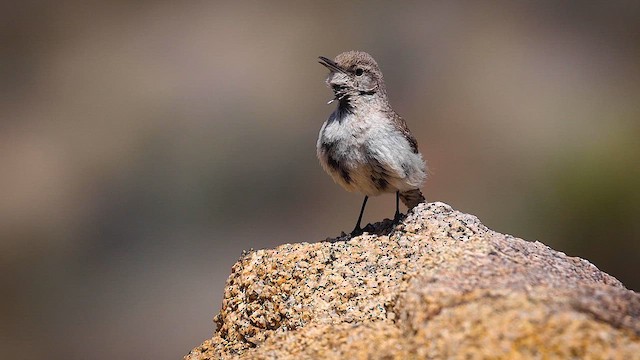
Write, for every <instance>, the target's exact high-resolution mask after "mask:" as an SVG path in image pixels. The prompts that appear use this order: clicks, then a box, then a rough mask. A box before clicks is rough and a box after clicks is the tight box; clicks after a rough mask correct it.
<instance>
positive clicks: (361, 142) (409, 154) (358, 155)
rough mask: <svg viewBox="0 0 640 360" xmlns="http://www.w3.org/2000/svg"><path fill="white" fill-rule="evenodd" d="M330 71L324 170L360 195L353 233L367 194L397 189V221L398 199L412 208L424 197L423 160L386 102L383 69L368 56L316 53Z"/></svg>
mask: <svg viewBox="0 0 640 360" xmlns="http://www.w3.org/2000/svg"><path fill="white" fill-rule="evenodd" d="M319 59H320V61H319V62H320V64H322V65H324V66H326V67H327V68H328V69H329V71H330V73H329V75H328V77H327V81H326V82H327V85H328V86H330V87H331V88H332V89H333V94H334V99H332V100H331V101H330V102H329V103H331V102H333V101H337V102H338V106H337V108H336V109H335V110H334V112H333V113H331V115H330V116H329V119H327V121H325V123H324V124H323V125H322V128H321V129H320V135H319V137H318V143H317V154H318V159H319V160H320V164H322V167H323V168H324V170H325V171H326V172H327V173H329V175H331V177H332V178H333V180H334V181H335V182H337V183H338V184H340V185H341V186H342V187H343V188H345V189H346V190H347V191H358V192H360V193H362V194H364V195H365V196H364V201H363V202H362V208H361V209H360V215H359V216H358V222H357V223H356V226H355V228H354V229H353V231H352V232H351V235H352V236H356V235H359V234H361V233H362V229H361V228H360V221H361V220H362V214H363V213H364V208H365V206H366V205H367V200H368V199H369V196H376V195H380V194H382V193H391V192H395V193H396V213H395V216H394V221H399V220H400V209H399V205H398V199H402V202H403V203H404V204H405V205H406V206H407V207H408V208H409V210H411V209H412V208H413V207H415V206H416V205H417V204H419V203H420V202H424V201H425V199H424V196H423V195H422V193H421V192H420V189H419V187H420V186H421V185H422V183H424V181H425V179H426V177H427V175H426V165H425V162H424V160H423V159H422V155H421V154H420V152H419V151H418V143H417V142H416V139H415V138H414V137H413V135H411V132H410V131H409V128H408V127H407V124H406V123H405V121H404V119H402V118H401V117H400V116H399V115H398V114H396V112H395V111H393V109H392V108H391V105H389V101H388V99H387V90H386V87H385V84H384V80H383V78H382V72H380V68H379V67H378V64H377V63H376V61H375V60H374V59H373V57H371V55H369V54H367V53H366V52H361V51H347V52H344V53H342V54H340V55H338V56H336V58H335V60H330V59H327V58H326V57H323V56H320V58H319Z"/></svg>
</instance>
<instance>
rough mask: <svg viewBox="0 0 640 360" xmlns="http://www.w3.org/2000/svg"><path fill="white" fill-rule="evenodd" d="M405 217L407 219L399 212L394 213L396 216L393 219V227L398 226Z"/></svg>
mask: <svg viewBox="0 0 640 360" xmlns="http://www.w3.org/2000/svg"><path fill="white" fill-rule="evenodd" d="M406 217H407V216H406V215H403V214H402V213H401V212H399V211H396V214H395V216H394V217H393V224H394V225H397V224H400V223H401V222H402V220H404V218H406Z"/></svg>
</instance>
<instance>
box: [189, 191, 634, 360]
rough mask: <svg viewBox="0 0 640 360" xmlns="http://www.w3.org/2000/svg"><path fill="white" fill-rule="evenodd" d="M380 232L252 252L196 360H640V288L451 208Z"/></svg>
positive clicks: (239, 266)
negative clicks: (487, 359)
mask: <svg viewBox="0 0 640 360" xmlns="http://www.w3.org/2000/svg"><path fill="white" fill-rule="evenodd" d="M370 230H371V232H372V233H371V234H369V233H365V234H364V235H362V236H358V237H356V238H353V239H350V240H345V241H337V240H336V239H328V240H327V241H325V242H318V243H311V244H309V243H299V244H286V245H282V246H279V247H277V248H275V249H266V250H258V251H254V252H249V253H246V254H244V255H243V257H242V258H241V259H240V260H239V261H238V262H237V263H236V264H235V265H234V266H233V269H232V273H231V275H230V276H229V279H228V280H227V285H226V288H225V292H224V300H223V303H222V309H221V310H220V313H219V314H218V315H216V316H215V319H214V321H215V322H216V324H217V330H216V332H215V334H214V336H213V338H212V339H209V340H206V341H205V342H204V343H203V344H202V345H200V346H198V347H196V348H195V349H193V350H192V351H191V352H190V353H189V354H188V355H187V356H185V359H188V360H196V359H198V360H200V359H319V358H320V359H322V358H327V359H331V358H335V359H341V358H346V357H352V358H357V359H412V358H434V359H438V358H450V357H455V358H485V357H493V358H496V357H497V358H576V359H584V358H597V359H602V358H610V359H613V358H616V359H618V358H619V359H633V358H635V359H640V321H639V320H640V294H637V293H635V292H633V291H630V290H627V289H626V288H625V287H624V286H623V285H622V284H621V283H620V282H619V281H618V280H616V279H615V278H613V277H611V276H609V275H607V274H606V273H603V272H601V271H600V270H598V269H597V268H596V267H595V266H594V265H592V264H590V263H589V262H588V261H586V260H583V259H580V258H574V257H568V256H566V255H565V254H563V253H560V252H557V251H554V250H553V249H551V248H549V247H547V246H545V245H544V244H542V243H539V242H528V241H524V240H522V239H518V238H514V237H512V236H509V235H503V234H499V233H497V232H494V231H491V230H489V229H487V228H486V227H485V226H484V225H482V224H481V223H480V221H479V220H478V219H477V218H476V217H474V216H471V215H467V214H463V213H460V212H458V211H454V210H453V209H452V208H451V207H450V206H448V205H446V204H444V203H430V204H420V205H418V206H417V207H416V208H415V209H414V210H413V211H412V212H411V213H410V214H409V215H408V217H407V218H406V219H405V220H404V221H403V223H402V224H400V225H398V226H396V227H393V225H392V224H391V222H390V221H389V220H385V221H384V222H381V223H377V224H374V225H373V226H371V227H370ZM338 240H340V239H338Z"/></svg>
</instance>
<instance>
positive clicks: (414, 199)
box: [400, 189, 427, 210]
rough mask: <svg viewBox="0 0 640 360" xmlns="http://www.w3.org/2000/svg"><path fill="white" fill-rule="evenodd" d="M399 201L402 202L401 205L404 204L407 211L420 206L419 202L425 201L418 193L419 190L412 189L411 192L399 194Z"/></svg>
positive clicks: (420, 193)
mask: <svg viewBox="0 0 640 360" xmlns="http://www.w3.org/2000/svg"><path fill="white" fill-rule="evenodd" d="M400 200H402V203H403V204H405V205H406V206H407V208H408V209H409V210H411V209H413V208H414V207H416V205H418V204H420V203H421V202H426V201H427V200H426V199H425V198H424V195H422V192H420V189H413V190H408V191H403V192H401V193H400Z"/></svg>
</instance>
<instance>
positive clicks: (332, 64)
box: [318, 56, 346, 74]
mask: <svg viewBox="0 0 640 360" xmlns="http://www.w3.org/2000/svg"><path fill="white" fill-rule="evenodd" d="M318 59H320V61H318V62H319V63H320V64H322V65H324V66H325V67H326V68H327V69H329V70H331V71H332V72H340V73H345V74H346V71H345V70H344V69H343V68H341V67H340V66H338V64H336V63H335V62H334V61H333V60H331V59H327V58H326V57H324V56H320V57H318Z"/></svg>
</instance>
